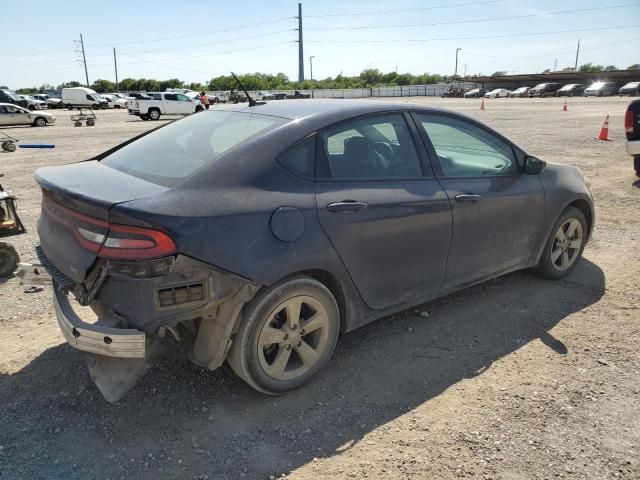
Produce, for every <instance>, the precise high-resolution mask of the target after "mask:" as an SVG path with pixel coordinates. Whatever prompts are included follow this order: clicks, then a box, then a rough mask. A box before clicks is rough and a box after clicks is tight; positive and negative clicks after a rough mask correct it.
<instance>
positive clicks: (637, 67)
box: [627, 63, 640, 70]
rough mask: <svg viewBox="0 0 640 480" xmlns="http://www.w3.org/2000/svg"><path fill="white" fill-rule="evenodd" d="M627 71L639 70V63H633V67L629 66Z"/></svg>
mask: <svg viewBox="0 0 640 480" xmlns="http://www.w3.org/2000/svg"><path fill="white" fill-rule="evenodd" d="M627 70H640V63H634V64H633V65H629V66H628V67H627Z"/></svg>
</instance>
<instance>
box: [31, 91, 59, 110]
mask: <svg viewBox="0 0 640 480" xmlns="http://www.w3.org/2000/svg"><path fill="white" fill-rule="evenodd" d="M31 96H32V97H33V98H35V99H36V100H40V101H42V102H46V104H47V106H48V107H49V108H62V99H60V98H53V97H50V96H49V95H48V94H46V93H37V94H35V95H31Z"/></svg>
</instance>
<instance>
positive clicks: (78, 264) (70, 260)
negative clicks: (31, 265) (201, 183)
mask: <svg viewBox="0 0 640 480" xmlns="http://www.w3.org/2000/svg"><path fill="white" fill-rule="evenodd" d="M35 178H36V181H37V182H38V183H39V184H40V187H41V188H42V213H41V216H40V219H39V221H38V235H39V237H40V245H41V247H42V250H43V251H44V253H45V255H46V256H47V258H48V259H49V261H50V262H51V264H52V265H53V266H55V267H56V268H57V269H58V270H59V271H60V272H62V273H63V274H65V275H66V276H68V277H69V278H71V279H72V280H74V281H75V282H78V283H81V282H82V281H83V280H84V279H85V277H86V276H87V273H88V271H89V270H90V268H91V266H92V265H93V263H94V262H95V260H96V256H97V252H96V251H94V250H92V249H91V243H90V242H88V241H87V239H89V238H91V237H92V236H94V237H95V236H98V237H99V236H106V235H107V233H108V231H109V224H108V220H109V210H110V209H111V208H112V207H113V206H114V205H116V204H118V203H122V202H127V201H130V200H136V199H139V198H144V197H149V196H153V195H158V194H161V193H164V192H166V191H167V190H168V189H167V188H166V187H163V186H160V185H156V184H154V183H150V182H147V181H145V180H142V179H139V178H136V177H133V176H131V175H128V174H126V173H123V172H120V171H118V170H114V169H112V168H110V167H107V166H104V165H101V164H100V162H98V161H88V162H82V163H76V164H71V165H64V166H58V167H45V168H40V169H38V170H37V171H36V174H35Z"/></svg>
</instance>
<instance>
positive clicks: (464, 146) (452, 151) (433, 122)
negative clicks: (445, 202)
mask: <svg viewBox="0 0 640 480" xmlns="http://www.w3.org/2000/svg"><path fill="white" fill-rule="evenodd" d="M418 118H419V119H420V122H421V123H422V125H423V127H424V129H425V130H426V132H427V135H428V136H429V139H430V140H431V143H432V144H433V148H434V149H435V151H436V155H437V156H438V162H439V163H440V166H441V168H442V175H443V176H444V177H488V176H496V175H514V174H516V173H518V165H517V163H516V161H515V158H514V155H513V150H512V148H511V146H510V145H509V144H508V143H506V142H504V141H503V140H502V139H500V138H498V137H496V136H495V135H493V134H491V133H489V132H487V131H486V130H484V129H482V128H480V127H477V126H475V125H473V124H471V123H470V122H467V121H465V120H462V119H458V118H454V117H447V116H444V115H429V114H419V115H418Z"/></svg>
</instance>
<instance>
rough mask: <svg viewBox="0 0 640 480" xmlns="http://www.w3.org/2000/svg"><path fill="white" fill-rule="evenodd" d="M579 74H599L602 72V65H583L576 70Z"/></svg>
mask: <svg viewBox="0 0 640 480" xmlns="http://www.w3.org/2000/svg"><path fill="white" fill-rule="evenodd" d="M578 70H579V71H581V72H601V71H602V70H604V67H603V66H602V65H594V64H593V63H584V64H582V65H580V68H579V69H578Z"/></svg>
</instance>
